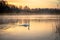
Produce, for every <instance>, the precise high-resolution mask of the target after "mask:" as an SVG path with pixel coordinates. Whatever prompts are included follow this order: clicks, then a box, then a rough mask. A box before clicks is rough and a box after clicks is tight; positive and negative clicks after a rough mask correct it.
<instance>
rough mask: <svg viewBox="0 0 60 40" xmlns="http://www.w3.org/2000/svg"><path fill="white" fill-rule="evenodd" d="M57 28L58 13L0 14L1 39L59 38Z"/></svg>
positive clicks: (58, 27) (39, 39) (58, 22)
mask: <svg viewBox="0 0 60 40" xmlns="http://www.w3.org/2000/svg"><path fill="white" fill-rule="evenodd" d="M24 24H27V26H24ZM59 29H60V15H3V16H2V15H1V16H0V39H1V40H60V31H59Z"/></svg>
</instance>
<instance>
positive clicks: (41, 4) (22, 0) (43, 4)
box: [7, 0, 56, 8]
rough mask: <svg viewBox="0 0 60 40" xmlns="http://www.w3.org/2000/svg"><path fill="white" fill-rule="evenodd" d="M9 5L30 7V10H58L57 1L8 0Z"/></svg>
mask: <svg viewBox="0 0 60 40" xmlns="http://www.w3.org/2000/svg"><path fill="white" fill-rule="evenodd" d="M7 1H8V3H9V4H14V5H16V6H23V7H24V6H28V7H30V8H56V3H55V2H56V0H17V1H16V0H7Z"/></svg>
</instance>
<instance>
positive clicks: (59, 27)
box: [56, 20, 60, 40]
mask: <svg viewBox="0 0 60 40" xmlns="http://www.w3.org/2000/svg"><path fill="white" fill-rule="evenodd" d="M56 40H60V21H59V20H58V22H57V25H56Z"/></svg>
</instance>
